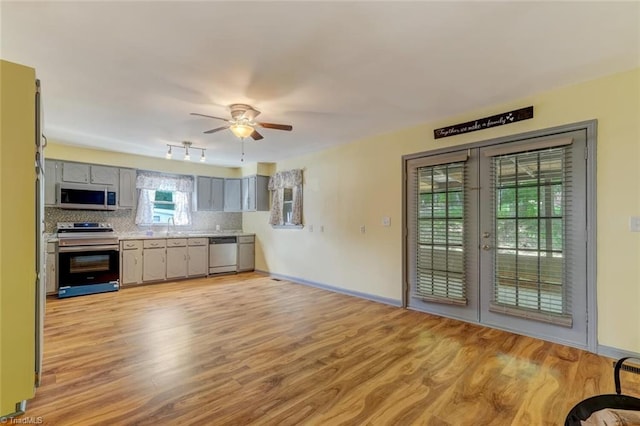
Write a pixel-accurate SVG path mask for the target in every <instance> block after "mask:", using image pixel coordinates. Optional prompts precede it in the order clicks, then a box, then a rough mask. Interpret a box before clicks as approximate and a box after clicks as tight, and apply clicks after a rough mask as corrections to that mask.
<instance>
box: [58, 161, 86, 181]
mask: <svg viewBox="0 0 640 426" xmlns="http://www.w3.org/2000/svg"><path fill="white" fill-rule="evenodd" d="M90 168H91V166H90V165H89V164H83V163H62V181H63V182H77V183H89V179H90V173H89V169H90Z"/></svg>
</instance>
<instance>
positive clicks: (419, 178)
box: [409, 151, 467, 305]
mask: <svg viewBox="0 0 640 426" xmlns="http://www.w3.org/2000/svg"><path fill="white" fill-rule="evenodd" d="M466 159H467V152H466V151H465V152H461V153H454V154H448V155H443V156H434V157H432V158H429V159H425V160H424V161H423V162H422V164H421V166H420V167H416V168H414V169H413V173H412V174H411V176H410V177H409V178H410V179H412V180H413V182H412V185H411V186H412V187H413V188H414V191H415V192H414V196H413V197H415V198H414V202H413V203H411V205H412V208H413V209H414V211H413V212H410V215H409V217H410V218H412V219H413V220H411V221H410V222H413V223H411V225H410V226H412V229H414V230H415V232H416V234H415V251H413V253H414V255H415V275H414V277H413V279H414V280H415V282H414V283H412V286H411V288H412V295H411V296H412V297H414V298H418V299H421V300H423V301H428V302H440V303H448V304H459V305H466V303H467V294H466V291H467V290H466V276H465V270H466V269H465V233H464V230H465V217H466V210H467V207H466V202H465V182H466V180H467V178H466ZM444 161H451V162H447V163H444V164H443V163H441V162H444ZM413 197H412V198H413Z"/></svg>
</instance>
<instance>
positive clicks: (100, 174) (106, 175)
mask: <svg viewBox="0 0 640 426" xmlns="http://www.w3.org/2000/svg"><path fill="white" fill-rule="evenodd" d="M90 171H91V183H95V184H100V185H112V186H115V185H117V184H118V181H119V179H120V173H119V170H118V168H117V167H107V166H93V165H92V166H91V169H90Z"/></svg>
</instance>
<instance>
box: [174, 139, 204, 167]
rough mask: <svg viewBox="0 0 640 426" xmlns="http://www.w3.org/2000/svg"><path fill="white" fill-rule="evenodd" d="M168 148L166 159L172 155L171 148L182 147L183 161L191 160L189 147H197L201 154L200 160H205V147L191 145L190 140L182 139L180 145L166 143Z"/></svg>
mask: <svg viewBox="0 0 640 426" xmlns="http://www.w3.org/2000/svg"><path fill="white" fill-rule="evenodd" d="M167 147H168V150H167V155H166V157H167V159H171V158H172V157H173V153H172V152H171V149H172V148H184V161H190V160H191V155H190V154H189V150H190V149H199V150H200V151H201V155H200V161H201V162H204V161H205V160H206V157H205V156H204V152H205V151H206V148H200V147H198V146H193V143H192V142H189V141H183V142H182V145H173V144H170V143H168V144H167Z"/></svg>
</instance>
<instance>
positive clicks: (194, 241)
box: [189, 238, 209, 246]
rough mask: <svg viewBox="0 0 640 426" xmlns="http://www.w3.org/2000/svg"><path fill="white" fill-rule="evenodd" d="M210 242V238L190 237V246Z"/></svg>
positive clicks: (204, 244) (203, 244)
mask: <svg viewBox="0 0 640 426" xmlns="http://www.w3.org/2000/svg"><path fill="white" fill-rule="evenodd" d="M207 244H209V239H208V238H189V245H190V246H206V245H207Z"/></svg>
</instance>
